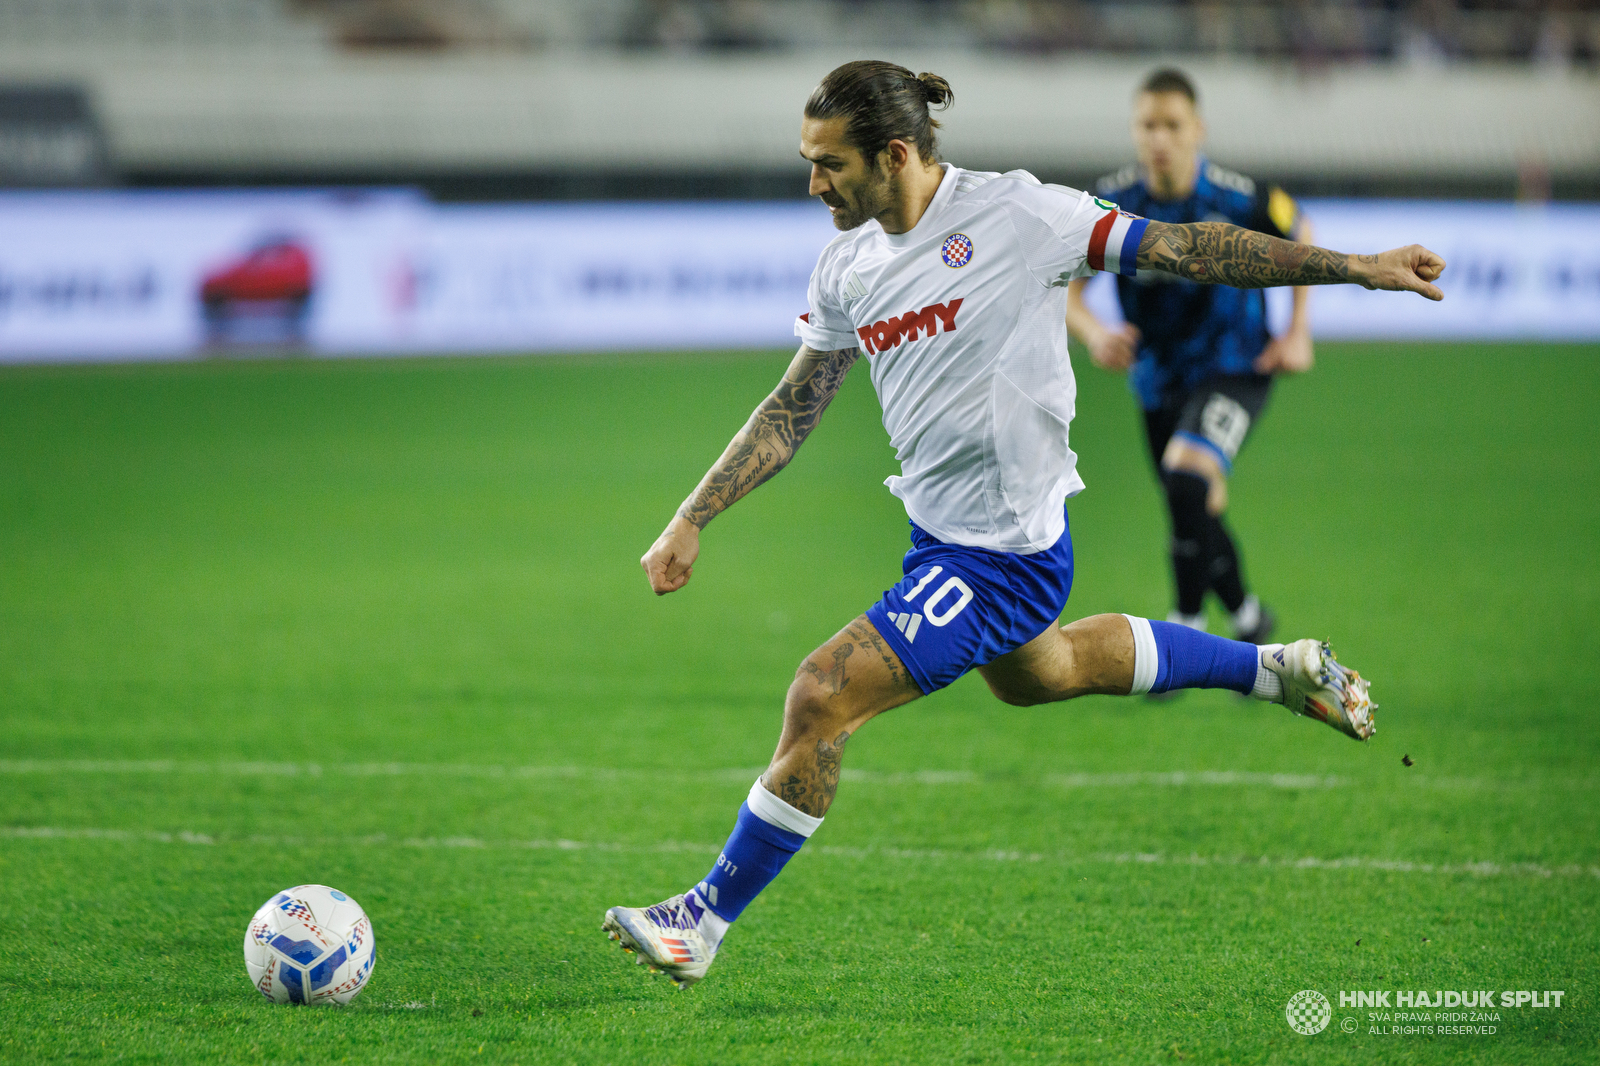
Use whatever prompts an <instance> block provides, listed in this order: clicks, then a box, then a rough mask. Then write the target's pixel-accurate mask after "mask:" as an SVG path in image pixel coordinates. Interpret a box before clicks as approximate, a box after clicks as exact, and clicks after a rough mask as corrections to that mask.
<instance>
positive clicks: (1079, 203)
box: [1011, 185, 1150, 285]
mask: <svg viewBox="0 0 1600 1066" xmlns="http://www.w3.org/2000/svg"><path fill="white" fill-rule="evenodd" d="M1011 215H1012V221H1013V222H1014V223H1015V224H1016V227H1017V235H1018V237H1019V238H1020V240H1021V242H1022V254H1023V257H1024V259H1025V260H1026V261H1027V264H1028V269H1029V271H1030V272H1031V273H1032V274H1033V276H1034V277H1035V278H1037V279H1038V280H1039V281H1040V282H1042V283H1043V284H1045V285H1065V284H1066V283H1067V282H1069V281H1073V280H1075V279H1077V278H1086V277H1088V276H1089V275H1091V274H1093V273H1094V272H1095V271H1105V272H1106V273H1108V274H1122V275H1124V276H1126V277H1132V276H1133V275H1134V272H1135V270H1136V262H1137V260H1138V257H1139V241H1140V239H1142V238H1143V237H1144V231H1145V227H1146V226H1148V225H1149V224H1150V223H1149V222H1148V221H1147V220H1145V219H1142V218H1140V217H1139V216H1138V215H1131V214H1129V213H1128V212H1126V211H1124V210H1122V209H1121V208H1119V207H1118V206H1117V205H1116V204H1114V203H1111V202H1110V201H1109V200H1102V199H1100V198H1099V197H1096V196H1090V195H1089V194H1088V193H1086V192H1079V191H1078V190H1076V189H1068V188H1066V187H1064V186H1060V185H1036V186H1033V187H1032V188H1025V189H1023V190H1021V191H1020V193H1019V195H1017V196H1016V197H1015V199H1014V200H1013V203H1012V212H1011Z"/></svg>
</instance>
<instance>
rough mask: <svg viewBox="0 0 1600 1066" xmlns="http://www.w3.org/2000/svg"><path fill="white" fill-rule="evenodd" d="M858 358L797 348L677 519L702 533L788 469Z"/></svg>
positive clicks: (847, 351) (855, 351)
mask: <svg viewBox="0 0 1600 1066" xmlns="http://www.w3.org/2000/svg"><path fill="white" fill-rule="evenodd" d="M860 354H861V350H860V349H859V348H841V349H839V350H838V351H832V352H819V351H816V350H815V349H812V348H808V347H806V346H805V345H801V347H800V351H799V354H797V355H796V356H795V357H794V362H792V363H790V364H789V369H788V370H787V371H786V372H785V373H784V375H783V380H782V381H780V382H778V387H777V388H775V389H773V390H772V394H771V395H770V396H768V397H767V398H766V399H765V400H763V401H762V402H761V406H759V407H757V408H756V409H755V413H754V414H752V415H751V416H750V421H748V422H746V423H745V425H744V428H743V429H741V430H740V431H739V433H738V434H737V435H736V436H735V437H734V438H733V441H732V442H731V443H729V445H728V447H727V450H725V451H724V452H723V453H722V458H721V459H719V460H717V464H716V465H715V466H713V467H712V468H711V470H710V471H709V472H708V473H707V474H706V476H705V477H704V478H702V479H701V481H700V484H699V485H697V486H695V490H694V491H693V492H691V493H690V494H689V498H688V499H686V500H684V501H683V506H681V507H679V508H678V517H679V518H686V519H688V520H689V521H690V522H693V523H694V524H695V525H696V526H698V527H700V528H701V529H704V528H705V526H706V523H707V522H709V521H711V520H712V519H713V518H715V517H716V516H717V515H719V514H721V513H722V512H723V511H725V510H727V509H728V508H729V507H731V506H732V505H733V503H734V501H735V500H737V499H739V498H740V497H741V496H743V495H744V494H745V493H747V492H749V491H750V490H751V489H753V488H755V487H756V486H757V485H760V484H761V483H762V482H764V481H766V480H768V479H769V478H771V477H772V475H774V474H776V473H777V472H778V471H779V470H782V469H783V468H784V467H785V466H787V465H788V463H789V460H790V459H792V458H794V453H795V452H796V451H798V450H799V449H800V445H801V444H802V443H804V442H805V439H806V437H807V436H809V435H810V433H811V431H812V430H813V429H815V428H816V426H817V422H818V421H819V420H820V419H821V418H822V412H824V411H826V410H827V409H828V404H830V403H832V402H833V397H834V395H835V394H836V393H837V392H838V391H839V385H840V383H841V382H843V381H844V376H845V374H847V373H849V371H850V368H851V367H852V366H853V365H855V361H856V359H857V357H858V356H860Z"/></svg>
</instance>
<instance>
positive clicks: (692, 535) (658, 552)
mask: <svg viewBox="0 0 1600 1066" xmlns="http://www.w3.org/2000/svg"><path fill="white" fill-rule="evenodd" d="M699 556H700V530H699V528H698V527H697V526H696V525H695V524H694V523H693V522H690V521H689V520H688V519H685V518H674V519H673V520H672V521H671V522H668V523H667V528H666V529H664V530H662V531H661V536H659V537H657V538H656V542H655V543H654V544H652V545H650V550H649V551H647V552H645V553H644V556H643V557H642V558H641V559H640V560H639V565H640V566H642V567H644V573H645V576H646V577H648V578H649V579H650V588H651V589H652V590H653V591H654V592H655V594H656V595H657V596H665V595H666V594H667V593H669V592H677V591H678V590H679V589H681V588H683V586H685V585H687V584H688V583H689V578H691V577H693V576H694V561H695V559H697V558H699Z"/></svg>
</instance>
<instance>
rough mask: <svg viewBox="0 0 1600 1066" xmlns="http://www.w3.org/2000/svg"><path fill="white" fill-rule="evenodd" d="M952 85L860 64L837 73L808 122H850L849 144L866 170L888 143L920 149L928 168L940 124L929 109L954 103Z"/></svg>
mask: <svg viewBox="0 0 1600 1066" xmlns="http://www.w3.org/2000/svg"><path fill="white" fill-rule="evenodd" d="M955 98H956V95H955V93H953V92H951V91H950V83H949V82H947V81H945V80H944V79H943V78H941V77H939V75H937V74H912V73H911V71H909V70H907V69H906V68H905V67H901V66H896V65H895V64H893V63H886V62H884V61H883V60H881V59H858V60H856V61H855V62H853V63H846V64H845V65H844V66H842V67H836V68H834V69H833V71H832V72H830V73H829V74H828V76H827V77H826V78H823V79H822V84H821V85H818V86H817V87H816V88H815V89H813V90H812V92H811V99H809V100H807V101H806V112H805V113H806V117H807V118H823V119H827V118H839V117H841V116H843V117H844V118H845V119H846V120H847V122H846V123H845V128H844V137H845V140H846V141H847V142H848V143H850V144H851V145H854V146H855V147H856V148H857V149H858V150H860V152H861V156H862V158H863V159H865V160H866V161H867V165H868V166H872V165H873V164H874V163H875V162H876V161H877V159H878V153H879V152H881V151H883V150H884V148H886V147H887V146H888V144H889V142H890V141H894V140H901V141H905V142H906V143H908V144H914V145H916V146H917V154H918V155H919V156H921V157H922V161H923V162H924V163H932V162H935V161H936V160H937V159H938V158H939V138H938V137H937V136H936V135H935V134H934V132H933V131H934V130H936V129H938V128H939V123H938V122H936V121H934V119H932V118H931V117H929V115H928V107H929V105H932V106H934V107H938V108H946V107H949V106H950V104H951V103H952V102H953V101H954V100H955Z"/></svg>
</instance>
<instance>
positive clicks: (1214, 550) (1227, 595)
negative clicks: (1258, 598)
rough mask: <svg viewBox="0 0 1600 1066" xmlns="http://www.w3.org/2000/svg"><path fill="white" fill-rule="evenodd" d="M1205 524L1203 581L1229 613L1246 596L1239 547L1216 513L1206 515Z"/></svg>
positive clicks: (1238, 607) (1242, 604)
mask: <svg viewBox="0 0 1600 1066" xmlns="http://www.w3.org/2000/svg"><path fill="white" fill-rule="evenodd" d="M1206 527H1207V528H1206V539H1205V541H1204V547H1203V551H1204V552H1205V554H1206V556H1207V558H1206V577H1207V583H1208V584H1209V585H1210V586H1211V588H1212V590H1213V591H1215V592H1216V594H1217V598H1218V599H1220V600H1221V601H1222V606H1224V607H1226V608H1227V609H1228V612H1229V613H1230V614H1232V613H1235V612H1237V611H1238V610H1239V609H1240V608H1241V607H1243V606H1244V603H1245V599H1246V597H1245V591H1244V574H1243V573H1242V572H1241V569H1240V566H1239V548H1238V546H1237V545H1236V544H1234V542H1233V534H1232V533H1231V532H1229V530H1228V526H1227V523H1225V522H1223V520H1222V518H1221V516H1220V515H1210V514H1208V515H1206Z"/></svg>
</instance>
